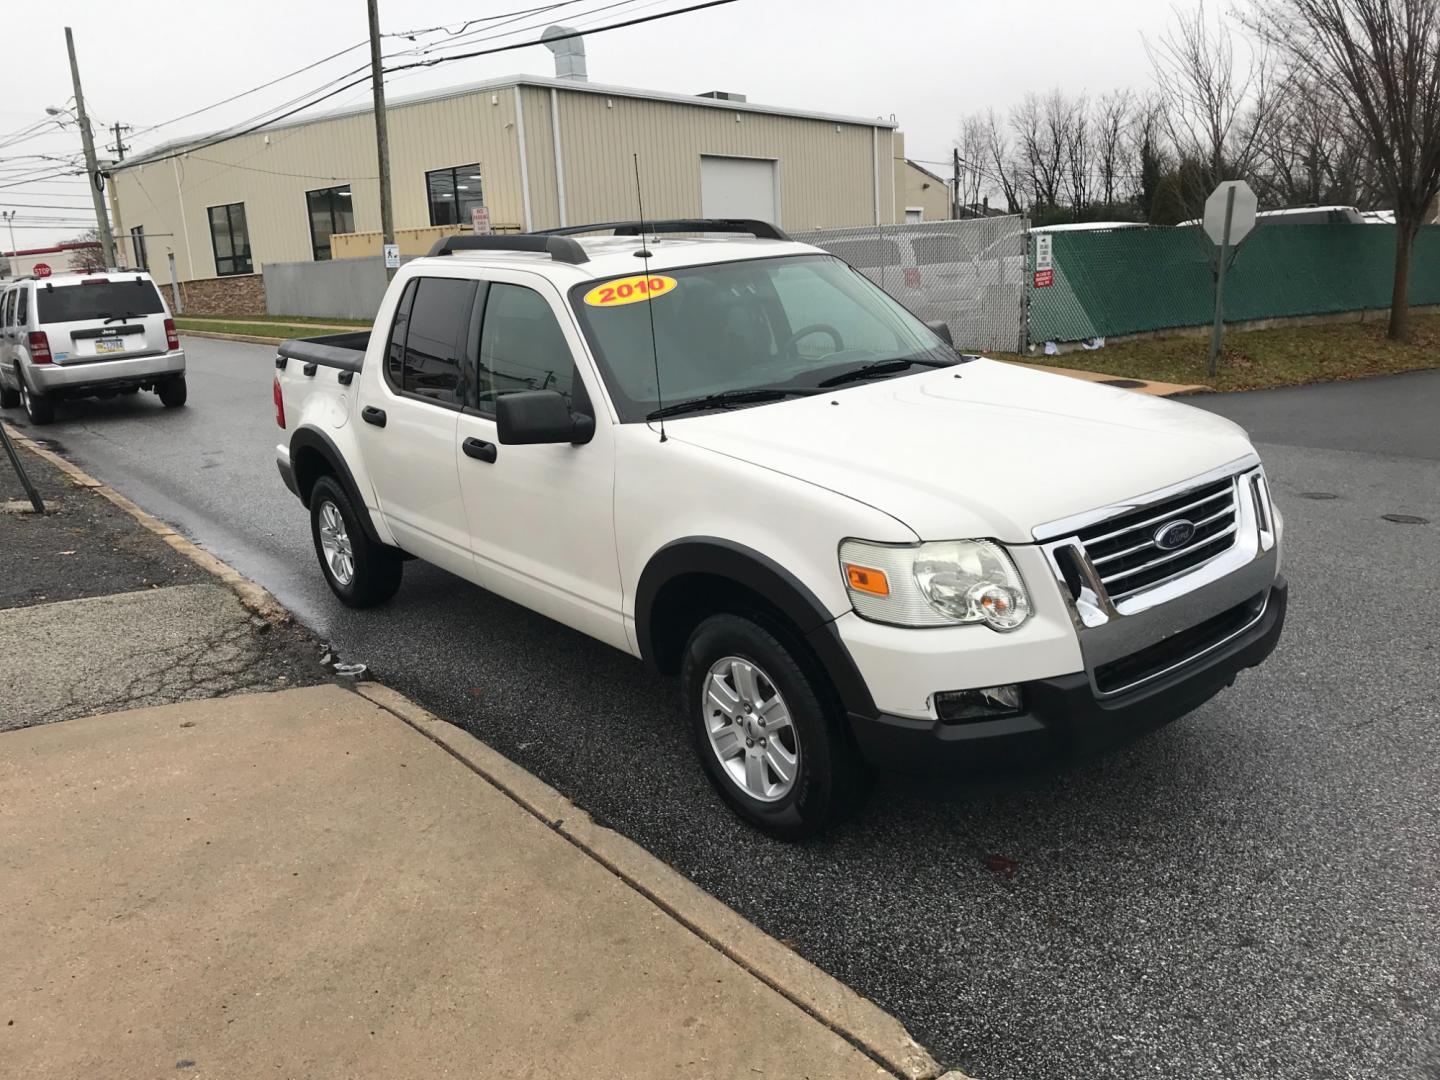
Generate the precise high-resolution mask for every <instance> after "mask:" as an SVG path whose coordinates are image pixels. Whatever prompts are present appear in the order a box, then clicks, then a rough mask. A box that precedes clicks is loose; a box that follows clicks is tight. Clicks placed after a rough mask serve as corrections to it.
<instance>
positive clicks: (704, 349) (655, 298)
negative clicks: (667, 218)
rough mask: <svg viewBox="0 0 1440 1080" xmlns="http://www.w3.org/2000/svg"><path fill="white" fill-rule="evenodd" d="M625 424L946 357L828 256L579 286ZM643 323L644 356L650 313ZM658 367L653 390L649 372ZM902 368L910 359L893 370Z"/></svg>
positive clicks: (905, 370) (898, 372) (909, 369)
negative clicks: (707, 402) (685, 406)
mask: <svg viewBox="0 0 1440 1080" xmlns="http://www.w3.org/2000/svg"><path fill="white" fill-rule="evenodd" d="M571 296H572V301H573V305H574V308H575V310H576V312H578V313H579V316H580V321H581V324H582V326H583V328H584V330H585V334H586V336H587V338H588V339H589V341H590V346H591V349H592V350H593V351H594V353H595V355H596V357H597V359H598V360H599V362H600V367H601V374H602V375H603V376H604V378H605V383H606V386H607V387H608V388H609V390H610V396H611V398H612V399H613V400H614V402H615V407H616V409H617V410H618V412H619V413H620V417H621V420H622V421H623V422H625V423H635V422H639V421H643V420H645V419H646V418H647V417H648V416H649V415H650V414H651V413H652V412H654V411H656V409H657V408H659V407H660V404H661V402H662V401H663V402H664V405H665V406H666V411H667V413H669V412H671V407H672V406H674V405H676V404H678V403H681V402H686V401H697V402H698V401H699V400H700V399H705V398H711V399H712V400H714V401H715V402H716V406H715V407H717V408H720V407H730V405H731V403H745V404H759V403H762V402H763V401H766V400H783V399H784V398H785V397H786V396H787V395H785V394H774V395H771V396H768V397H766V396H761V395H755V396H752V397H746V396H745V395H744V394H743V393H742V394H739V395H737V393H736V392H743V391H747V390H767V391H781V390H786V391H797V392H799V391H804V390H818V389H822V388H825V387H830V386H839V385H841V384H859V383H861V382H864V381H867V380H869V379H872V378H873V379H879V378H894V377H897V376H903V375H908V374H913V373H914V372H917V371H922V370H925V368H926V367H933V366H936V365H938V364H947V363H955V362H958V359H959V358H958V357H957V356H956V354H955V352H954V350H952V349H951V348H949V346H947V345H946V344H945V343H944V342H943V341H941V340H940V338H939V337H937V336H936V335H935V334H934V333H933V332H932V331H931V330H930V329H929V328H928V327H926V326H925V324H924V323H922V322H921V321H920V320H919V319H917V318H916V317H915V316H914V315H912V314H911V313H910V312H908V311H906V310H905V309H904V308H903V307H901V306H900V305H899V304H898V303H896V302H895V301H894V300H892V299H891V298H890V297H889V296H887V295H886V294H885V293H884V292H882V291H881V290H880V289H879V288H878V287H876V286H875V285H874V284H872V283H871V282H870V281H869V280H868V279H866V278H865V277H863V276H861V275H860V274H857V273H856V272H855V271H853V270H851V269H850V267H848V266H846V265H845V264H844V263H842V262H841V261H840V260H839V259H836V258H833V257H831V256H829V255H800V256H793V257H787V258H778V259H755V260H749V261H746V262H733V263H711V264H708V265H705V266H695V267H690V268H687V269H681V270H665V271H654V272H652V273H651V274H650V275H649V277H648V279H647V278H646V277H645V275H644V274H643V273H641V274H638V275H636V276H635V277H627V278H617V279H610V280H605V281H594V282H588V283H586V284H583V285H577V286H575V288H574V289H573V290H572V293H571ZM652 314H653V316H654V320H655V337H654V341H655V346H654V355H652V352H651V335H650V318H651V315H652ZM657 359H658V367H659V369H660V386H659V393H657V392H656V384H655V369H656V366H657ZM905 361H910V362H909V363H905Z"/></svg>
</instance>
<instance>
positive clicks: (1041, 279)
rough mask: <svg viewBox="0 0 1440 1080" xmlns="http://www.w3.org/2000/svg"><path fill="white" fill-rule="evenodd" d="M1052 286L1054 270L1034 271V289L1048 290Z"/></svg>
mask: <svg viewBox="0 0 1440 1080" xmlns="http://www.w3.org/2000/svg"><path fill="white" fill-rule="evenodd" d="M1053 284H1055V271H1054V270H1036V271H1035V288H1037V289H1048V288H1049V287H1050V286H1051V285H1053Z"/></svg>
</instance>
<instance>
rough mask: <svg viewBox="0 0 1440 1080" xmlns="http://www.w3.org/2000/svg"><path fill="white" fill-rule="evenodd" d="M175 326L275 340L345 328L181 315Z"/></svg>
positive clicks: (361, 326) (365, 326)
mask: <svg viewBox="0 0 1440 1080" xmlns="http://www.w3.org/2000/svg"><path fill="white" fill-rule="evenodd" d="M175 328H176V329H177V330H179V331H180V332H181V333H182V334H183V333H185V331H187V330H203V331H205V332H206V333H210V334H240V335H243V336H245V337H263V338H274V339H275V340H276V341H284V340H285V339H287V338H297V337H320V336H321V335H323V334H344V333H347V332H348V331H346V330H333V329H326V328H325V327H324V326H315V325H313V324H311V325H304V324H301V323H287V322H265V323H253V322H248V321H246V322H239V321H235V322H231V321H226V320H220V319H213V320H212V319H204V320H201V319H187V318H184V317H183V316H182V317H181V318H178V319H176V320H175ZM369 328H370V324H369V323H357V324H356V326H355V329H357V330H360V329H366V330H368V329H369Z"/></svg>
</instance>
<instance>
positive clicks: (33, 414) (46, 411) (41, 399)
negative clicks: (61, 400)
mask: <svg viewBox="0 0 1440 1080" xmlns="http://www.w3.org/2000/svg"><path fill="white" fill-rule="evenodd" d="M20 404H21V405H22V406H24V408H25V415H26V416H28V417H29V418H30V422H31V423H32V424H35V425H36V426H37V427H38V426H40V425H42V424H48V423H50V422H51V421H52V420H54V419H55V403H54V402H53V401H51V400H50V399H49V398H47V397H45V396H44V395H43V394H32V393H31V392H30V387H28V386H27V385H25V380H24V378H23V377H22V378H21V380H20Z"/></svg>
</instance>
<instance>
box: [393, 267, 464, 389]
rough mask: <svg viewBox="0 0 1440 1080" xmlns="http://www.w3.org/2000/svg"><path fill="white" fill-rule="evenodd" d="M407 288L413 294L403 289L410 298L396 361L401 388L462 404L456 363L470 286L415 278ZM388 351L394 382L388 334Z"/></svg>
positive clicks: (461, 348)
mask: <svg viewBox="0 0 1440 1080" xmlns="http://www.w3.org/2000/svg"><path fill="white" fill-rule="evenodd" d="M411 289H413V290H414V291H413V293H411V292H410V289H407V290H406V292H407V294H410V295H409V318H408V320H407V322H408V326H407V328H406V330H405V344H404V349H403V352H402V356H401V362H400V372H399V381H400V389H401V390H403V391H404V392H405V393H407V394H414V395H416V396H417V397H423V398H429V399H430V400H431V401H436V402H439V403H441V404H444V405H461V404H463V403H464V381H463V379H462V375H461V366H462V359H461V358H462V356H463V354H464V343H465V337H466V331H467V330H468V328H469V326H470V309H471V305H472V301H473V299H474V296H475V283H474V282H473V281H463V280H460V279H457V278H419V279H417V280H416V281H415V282H413V283H412V285H411ZM397 327H398V319H397ZM390 348H391V357H392V360H391V371H392V381H393V379H394V375H393V371H394V360H393V357H394V353H395V339H394V336H393V335H392V337H391V343H390Z"/></svg>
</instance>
